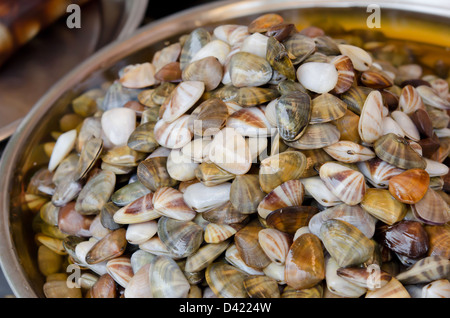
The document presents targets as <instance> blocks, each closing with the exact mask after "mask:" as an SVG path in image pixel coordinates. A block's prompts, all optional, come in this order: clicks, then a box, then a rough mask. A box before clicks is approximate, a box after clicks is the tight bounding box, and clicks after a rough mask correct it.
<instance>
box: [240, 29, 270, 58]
mask: <svg viewBox="0 0 450 318" xmlns="http://www.w3.org/2000/svg"><path fill="white" fill-rule="evenodd" d="M268 40H269V37H268V36H266V35H263V34H261V33H253V34H251V35H249V36H247V37H246V38H245V39H244V40H243V41H242V45H241V50H240V51H241V52H248V53H252V54H255V55H257V56H259V57H262V58H264V59H265V58H266V52H267V42H268Z"/></svg>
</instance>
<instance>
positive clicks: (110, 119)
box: [101, 107, 136, 147]
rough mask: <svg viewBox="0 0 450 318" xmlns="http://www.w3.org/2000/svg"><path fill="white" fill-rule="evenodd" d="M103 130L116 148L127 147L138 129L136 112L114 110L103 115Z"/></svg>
mask: <svg viewBox="0 0 450 318" xmlns="http://www.w3.org/2000/svg"><path fill="white" fill-rule="evenodd" d="M101 122H102V130H103V132H104V134H105V137H106V138H107V140H109V141H110V142H111V143H112V144H113V145H114V146H116V147H117V146H125V145H126V144H127V142H128V138H129V137H130V135H131V133H132V132H133V131H134V130H135V129H136V112H135V111H134V110H132V109H129V108H123V107H121V108H113V109H110V110H107V111H106V112H104V113H103V115H102V119H101Z"/></svg>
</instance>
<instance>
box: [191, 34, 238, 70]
mask: <svg viewBox="0 0 450 318" xmlns="http://www.w3.org/2000/svg"><path fill="white" fill-rule="evenodd" d="M230 51H231V47H230V45H229V44H228V43H226V42H224V41H222V40H213V41H211V42H209V43H207V44H206V45H205V46H203V47H202V48H201V49H200V50H199V51H198V52H197V53H195V55H194V56H193V57H192V60H191V61H190V62H191V63H192V62H194V61H198V60H201V59H203V58H205V57H208V56H213V57H215V58H217V59H218V60H219V62H220V64H222V65H224V64H225V60H226V58H227V56H228V54H229V53H230Z"/></svg>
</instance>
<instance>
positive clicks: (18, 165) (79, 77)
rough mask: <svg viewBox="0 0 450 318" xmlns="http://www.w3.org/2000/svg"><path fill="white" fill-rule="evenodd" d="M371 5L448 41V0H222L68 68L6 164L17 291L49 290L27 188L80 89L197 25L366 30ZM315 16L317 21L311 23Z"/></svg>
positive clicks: (401, 24) (7, 247) (4, 202)
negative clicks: (267, 22)
mask: <svg viewBox="0 0 450 318" xmlns="http://www.w3.org/2000/svg"><path fill="white" fill-rule="evenodd" d="M370 4H377V5H379V6H380V8H381V24H382V25H381V27H382V28H381V30H382V31H384V32H388V33H389V34H387V35H388V36H389V37H397V38H403V39H409V40H411V39H414V40H416V41H419V42H426V43H431V44H436V45H442V46H448V47H449V46H450V38H449V36H448V35H449V34H450V32H449V31H450V3H448V2H443V1H440V0H428V1H426V3H422V1H420V0H383V1H374V0H369V1H365V0H359V1H332V0H316V1H300V0H297V1H283V0H282V1H280V0H277V1H275V0H272V1H258V0H256V1H218V2H212V3H209V4H206V5H202V6H200V7H195V8H192V9H189V10H186V11H183V12H181V13H178V14H175V15H172V16H170V17H167V18H164V19H162V20H159V21H156V22H153V23H151V24H149V25H147V26H145V27H143V28H142V29H140V30H138V31H137V32H136V33H135V34H134V35H133V36H131V37H128V38H127V39H125V40H122V41H120V42H116V43H112V44H110V45H108V46H106V47H104V48H103V49H102V50H101V51H99V52H98V53H96V54H95V55H94V56H92V57H91V58H89V59H88V60H87V61H85V62H84V63H83V64H81V65H79V66H78V67H77V68H76V69H74V70H73V71H71V72H70V73H69V74H67V75H66V76H65V77H64V78H63V79H62V80H60V81H59V82H58V83H57V84H56V85H54V86H53V87H52V88H51V89H50V90H49V91H48V92H47V94H45V95H44V96H43V97H42V98H41V99H40V100H39V102H38V103H37V104H36V105H35V106H34V107H33V108H32V110H31V111H30V113H29V114H28V115H27V116H26V118H25V119H24V120H23V121H22V123H21V124H20V126H19V127H18V129H17V131H16V133H15V134H14V135H13V136H12V138H11V140H10V141H9V143H8V145H7V148H6V149H5V152H4V155H3V159H2V162H1V166H0V176H1V178H2V180H1V183H0V195H1V200H0V204H1V214H0V220H1V224H0V260H1V265H2V269H3V271H4V273H5V276H6V277H7V280H8V282H9V284H10V285H11V288H12V289H13V292H14V293H15V295H16V296H17V297H42V296H43V292H42V285H43V283H44V278H43V277H42V275H41V274H40V273H39V270H38V267H37V262H36V253H37V248H36V245H35V243H34V234H33V231H32V229H31V219H32V217H33V215H32V214H31V213H30V212H28V211H27V210H26V209H22V208H21V207H22V204H23V193H24V189H25V187H26V182H27V178H29V175H30V173H31V172H32V171H34V170H35V169H36V167H38V166H40V165H41V164H46V162H45V160H46V159H45V156H43V155H42V154H43V149H42V146H40V145H41V144H42V142H43V141H45V140H50V139H49V132H50V131H52V130H53V129H54V128H55V127H57V125H58V120H57V119H58V118H59V117H60V116H61V114H64V113H65V112H67V111H68V109H69V103H70V101H71V99H73V98H74V97H76V96H77V94H80V93H81V92H83V91H85V90H87V89H89V88H92V87H95V86H97V85H99V84H100V83H102V82H104V81H106V80H108V79H112V78H114V77H116V76H117V72H118V70H119V69H120V68H122V67H123V66H125V65H128V64H131V63H137V62H142V61H144V60H149V58H150V57H151V56H152V54H153V53H154V52H156V51H157V50H158V49H160V48H162V47H163V45H164V43H163V42H164V41H166V40H168V41H176V40H177V39H178V37H179V36H180V35H181V34H183V33H187V32H189V31H190V30H193V29H194V28H196V27H199V26H211V27H212V26H214V25H219V24H224V23H238V24H248V23H249V22H250V21H252V20H253V19H254V18H256V17H257V16H258V15H261V14H262V13H266V12H277V13H280V14H282V15H283V16H284V17H285V19H286V20H288V21H292V22H295V23H296V24H297V25H299V26H307V25H309V24H313V23H316V24H320V23H341V24H342V26H344V27H359V28H363V29H364V28H366V29H367V25H366V21H367V18H368V16H369V15H370V12H367V7H368V5H370ZM314 18H315V19H319V20H314V21H313V19H314ZM418 37H419V38H418Z"/></svg>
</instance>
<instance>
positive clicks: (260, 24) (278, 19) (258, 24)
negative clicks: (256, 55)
mask: <svg viewBox="0 0 450 318" xmlns="http://www.w3.org/2000/svg"><path fill="white" fill-rule="evenodd" d="M283 22H284V19H283V17H282V16H281V15H279V14H276V13H266V14H263V15H260V16H258V17H257V18H256V19H254V20H252V21H251V22H250V24H249V25H248V32H250V33H255V32H259V33H263V32H266V31H268V30H269V29H270V27H272V26H274V25H278V24H280V23H283Z"/></svg>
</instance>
